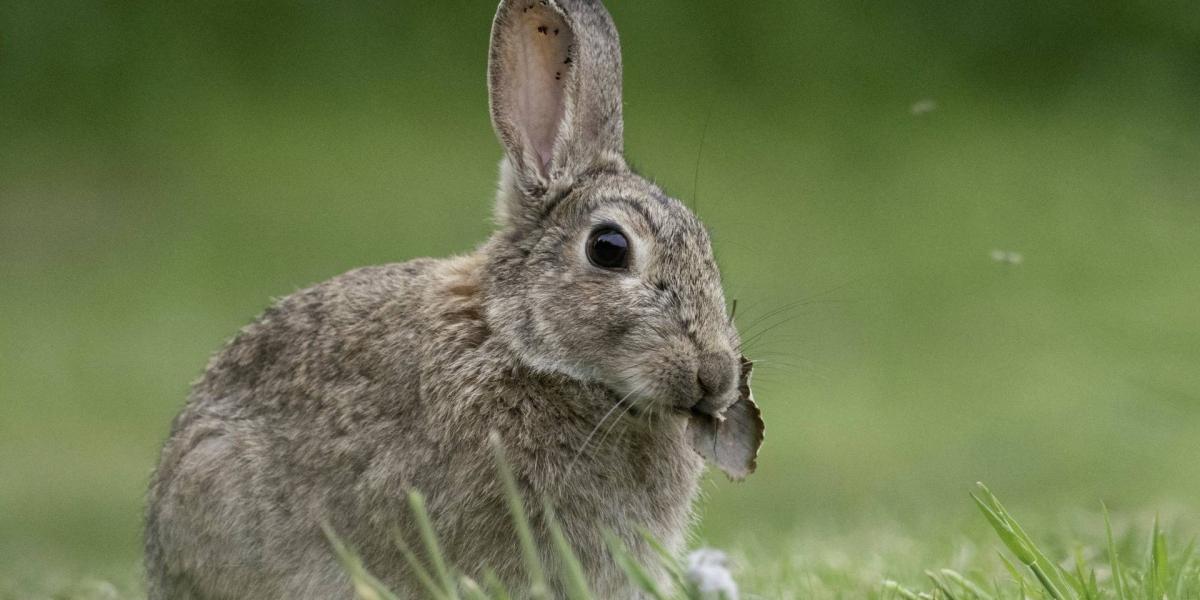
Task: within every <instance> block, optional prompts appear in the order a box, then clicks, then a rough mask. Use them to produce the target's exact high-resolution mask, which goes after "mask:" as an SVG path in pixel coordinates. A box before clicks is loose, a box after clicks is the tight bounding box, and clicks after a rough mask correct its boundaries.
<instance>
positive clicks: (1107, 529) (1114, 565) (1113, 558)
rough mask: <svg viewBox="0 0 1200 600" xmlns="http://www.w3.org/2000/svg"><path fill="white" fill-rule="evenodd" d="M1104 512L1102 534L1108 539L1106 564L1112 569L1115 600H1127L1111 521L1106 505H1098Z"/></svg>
mask: <svg viewBox="0 0 1200 600" xmlns="http://www.w3.org/2000/svg"><path fill="white" fill-rule="evenodd" d="M1100 506H1101V508H1102V509H1103V511H1104V533H1105V535H1106V536H1107V539H1108V564H1109V565H1110V568H1111V569H1112V578H1113V587H1114V588H1116V593H1117V600H1129V591H1128V588H1126V587H1125V574H1124V573H1123V572H1122V571H1121V559H1120V558H1119V557H1118V556H1117V544H1116V542H1114V541H1113V532H1112V519H1110V518H1109V516H1108V505H1106V504H1104V503H1103V502H1101V503H1100Z"/></svg>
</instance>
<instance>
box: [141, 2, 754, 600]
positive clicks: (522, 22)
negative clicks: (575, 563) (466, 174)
mask: <svg viewBox="0 0 1200 600" xmlns="http://www.w3.org/2000/svg"><path fill="white" fill-rule="evenodd" d="M488 73H489V89H490V93H491V112H492V119H493V123H494V125H495V129H496V132H497V134H498V136H499V138H500V141H501V142H502V144H503V145H504V148H505V150H506V157H505V159H504V161H503V162H502V164H501V176H500V184H499V192H498V198H497V202H496V215H497V221H498V229H497V231H496V232H495V234H493V235H492V236H491V238H490V239H489V240H488V241H487V242H486V243H484V244H483V245H482V246H481V247H480V248H479V249H478V250H477V251H476V252H474V253H473V254H470V255H466V256H461V257H456V258H450V259H441V260H434V259H419V260H413V261H410V262H407V263H402V264H393V265H386V266H379V267H367V268H362V269H358V270H355V271H351V272H349V273H346V274H344V275H341V276H339V277H336V278H334V279H332V280H330V281H327V282H325V283H321V284H319V285H316V286H314V287H311V288H308V289H306V290H302V291H300V292H297V293H295V294H293V295H291V296H289V297H287V298H284V299H283V300H281V301H279V302H278V303H277V304H276V305H274V306H273V307H271V308H269V309H268V310H267V311H266V312H265V313H264V314H263V315H262V316H261V317H259V318H258V319H257V320H256V321H255V322H254V323H252V324H251V325H249V326H247V327H246V328H245V329H243V330H242V331H241V333H239V334H238V335H237V337H235V338H234V339H233V340H232V341H231V342H230V343H229V344H228V345H227V346H226V347H225V348H224V349H223V350H222V351H221V352H219V353H218V354H217V355H216V356H215V357H214V358H213V359H212V360H211V362H210V364H209V366H208V370H207V371H206V373H205V374H204V376H203V378H202V379H201V380H200V381H199V382H198V383H197V384H196V385H195V387H194V389H193V390H192V393H191V396H190V398H189V399H188V402H187V405H186V407H185V408H184V409H183V412H182V413H181V414H180V415H179V416H178V417H177V418H176V419H175V422H174V425H173V427H172V430H171V435H170V438H169V439H168V440H167V442H166V444H165V446H164V448H163V451H162V457H161V462H160V464H159V467H158V470H157V472H156V474H155V476H154V480H153V483H152V485H151V488H150V493H149V506H148V509H147V517H146V565H147V570H148V578H149V597H150V598H151V599H152V600H162V599H173V600H184V599H201V598H203V599H211V600H216V599H222V600H229V599H238V598H255V599H267V598H320V599H328V598H350V597H352V596H353V593H352V589H351V586H350V584H349V580H348V578H347V576H346V575H345V574H344V573H343V571H342V569H341V568H340V567H339V565H338V563H337V562H336V560H335V559H334V557H333V555H332V553H331V551H330V546H329V543H328V541H327V540H326V538H325V537H324V535H323V534H322V530H321V524H322V523H327V524H328V525H329V526H330V527H331V528H332V529H333V530H334V531H335V532H337V534H338V535H339V536H340V537H341V538H342V539H343V540H344V541H345V542H346V543H347V544H348V545H349V546H351V547H352V548H353V549H355V550H356V551H357V552H358V553H359V554H360V555H361V556H362V557H363V559H364V562H365V563H366V566H367V568H368V569H369V570H370V571H371V572H372V573H373V574H375V575H376V576H377V577H378V578H379V579H381V580H382V581H383V582H384V583H386V584H387V585H389V586H391V587H392V588H393V589H394V590H396V592H397V593H399V594H400V595H401V597H421V596H423V594H422V592H421V588H420V587H419V585H418V583H417V581H415V579H414V577H413V575H412V573H410V572H409V570H408V569H407V567H406V565H405V561H404V560H403V558H402V556H401V555H400V553H399V552H398V550H397V546H396V544H395V542H394V535H396V534H397V533H398V534H399V535H402V536H405V537H406V538H407V539H409V540H415V539H416V532H415V529H414V524H413V523H412V522H411V520H410V513H409V510H408V507H407V504H406V494H407V493H408V492H409V491H410V490H420V491H421V492H423V493H424V494H425V496H426V498H427V503H428V508H429V512H430V514H431V517H432V520H433V524H434V527H435V529H436V532H437V534H438V536H439V537H440V539H441V542H442V544H443V547H444V550H445V554H446V558H447V560H448V561H450V562H451V563H452V564H454V565H456V566H458V567H459V568H460V569H461V570H462V572H463V573H464V574H467V575H471V576H475V577H478V576H479V575H480V574H481V573H482V571H483V570H484V569H485V568H491V569H493V570H494V571H495V572H496V573H497V574H498V575H499V577H500V578H501V579H502V580H503V581H504V582H505V583H506V584H508V585H509V586H511V587H512V588H513V589H518V590H519V589H521V588H522V586H524V585H525V584H526V583H527V582H526V580H525V575H524V572H523V569H522V566H521V560H520V553H519V551H518V547H517V542H516V539H515V536H514V531H513V527H512V524H511V519H510V515H509V513H508V510H507V507H506V504H505V501H504V496H503V493H502V490H501V489H500V485H499V482H498V479H497V477H496V471H495V467H494V463H493V460H492V455H491V450H490V449H489V444H488V439H489V434H490V433H491V432H495V435H496V436H497V438H498V439H499V440H500V443H501V444H502V445H503V447H504V449H505V451H506V454H507V457H508V460H509V462H510V463H511V466H512V468H513V471H514V472H515V474H516V478H517V481H518V484H519V486H520V488H521V491H522V493H523V494H524V495H525V497H526V498H527V499H528V500H530V501H529V502H528V503H527V505H528V506H529V507H531V509H532V512H533V514H532V515H531V517H532V521H533V523H534V524H535V535H536V536H537V538H538V540H537V541H538V542H539V547H541V548H543V549H545V550H546V551H547V552H546V555H545V556H544V557H543V559H544V560H545V562H546V563H547V565H548V566H549V568H550V570H551V571H554V570H555V569H556V568H557V565H556V562H555V561H556V559H555V556H554V555H553V552H551V551H550V550H551V549H552V544H551V543H550V542H549V539H548V533H547V531H546V529H545V527H544V522H543V520H542V519H541V516H542V515H541V514H540V510H538V508H537V507H539V506H540V499H542V498H545V499H547V500H549V501H550V502H551V503H552V504H553V505H554V506H556V507H557V510H558V513H559V517H560V520H561V522H562V524H563V527H564V529H565V532H566V535H567V537H568V539H569V541H570V543H571V544H572V545H573V546H574V547H575V549H576V551H577V553H578V554H579V557H580V560H581V561H582V563H583V567H584V569H585V574H586V576H587V579H588V583H589V585H590V586H591V588H592V590H593V592H594V593H595V594H596V595H597V596H598V597H601V598H621V597H624V598H629V597H635V596H636V595H637V592H636V591H635V589H634V588H633V587H632V586H631V585H630V584H629V583H628V581H627V580H626V578H625V577H624V576H623V575H622V574H621V572H620V571H619V569H618V568H617V567H616V565H615V564H614V562H613V560H612V558H611V556H610V555H609V553H608V551H607V550H606V547H605V544H604V539H603V532H605V531H611V532H613V533H615V534H616V535H617V536H618V537H619V538H621V539H622V540H623V541H624V542H625V543H626V544H627V545H628V546H629V547H630V548H631V549H632V551H633V553H634V555H635V556H636V557H638V558H639V559H641V560H642V562H643V563H645V564H646V565H648V568H650V569H651V570H652V573H653V574H654V575H655V576H657V577H660V578H662V576H663V573H662V572H661V571H660V570H657V569H656V568H655V567H653V565H655V564H657V562H658V561H657V560H655V559H654V552H653V550H652V549H651V548H650V547H648V545H647V544H646V543H645V542H644V541H643V539H642V537H641V535H640V533H639V529H640V528H642V527H645V528H646V529H648V530H649V531H650V532H651V533H652V534H654V535H655V536H657V538H659V539H660V540H661V541H662V542H663V543H664V544H665V545H666V546H667V547H668V548H669V549H670V550H672V551H675V552H678V551H681V550H682V548H683V543H684V538H685V535H686V532H687V530H688V526H689V523H690V520H691V505H692V501H693V499H694V498H695V496H696V491H697V480H698V477H699V475H700V473H701V470H702V468H703V459H702V458H701V455H700V454H698V452H702V453H703V454H704V455H705V456H707V457H709V458H710V459H713V460H715V461H717V462H718V463H719V464H720V465H721V466H722V467H723V468H726V469H727V470H730V471H731V473H733V474H734V475H738V476H741V475H744V474H745V473H746V472H747V470H748V469H750V468H752V462H753V450H754V449H756V448H757V444H758V442H759V441H760V440H761V435H760V434H761V430H760V429H758V428H760V427H761V421H758V420H757V419H758V415H757V409H755V408H753V404H752V401H751V400H750V399H749V398H748V393H749V390H748V388H747V387H746V383H747V382H746V379H747V377H748V371H749V369H748V365H746V368H743V365H742V363H740V362H739V355H738V353H737V348H738V337H737V332H736V330H735V329H734V327H733V325H732V323H731V322H730V319H729V317H728V316H727V311H726V306H725V299H724V296H723V294H722V290H721V282H720V275H719V273H718V270H717V265H716V262H715V261H714V260H713V254H712V249H711V247H710V243H709V238H708V235H707V233H706V232H705V229H704V227H703V226H702V225H701V223H700V222H699V221H698V220H697V219H696V217H695V216H693V215H692V214H691V213H690V212H689V211H688V210H687V208H685V207H684V206H683V204H681V203H680V202H678V201H676V200H675V199H673V198H670V197H669V196H667V195H666V194H665V193H664V192H663V191H662V190H660V189H659V188H658V187H656V186H655V185H654V184H652V183H650V182H648V181H647V180H645V179H643V178H642V177H640V176H638V175H637V174H635V173H633V172H632V171H631V170H630V168H629V166H628V165H627V164H626V162H625V159H624V157H623V154H622V152H623V148H622V145H623V140H622V116H621V60H620V49H619V44H618V40H617V32H616V30H615V28H614V26H613V23H612V20H611V18H610V17H609V15H608V13H607V11H606V10H605V9H604V7H603V6H602V5H601V4H600V2H599V1H598V0H504V1H503V2H502V3H501V4H500V7H499V11H498V13H497V15H496V19H495V23H494V26H493V30H492V45H491V53H490V61H489V70H488ZM739 384H741V385H739ZM739 388H740V389H739ZM739 391H740V392H741V393H740V394H739ZM739 397H740V398H743V400H742V401H739ZM689 430H690V431H689ZM609 433H612V435H609ZM693 446H695V449H694V448H693Z"/></svg>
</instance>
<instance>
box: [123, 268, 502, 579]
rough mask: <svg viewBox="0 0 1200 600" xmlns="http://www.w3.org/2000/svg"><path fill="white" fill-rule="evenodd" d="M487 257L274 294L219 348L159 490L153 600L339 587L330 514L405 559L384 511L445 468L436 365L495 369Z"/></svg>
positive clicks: (163, 466)
mask: <svg viewBox="0 0 1200 600" xmlns="http://www.w3.org/2000/svg"><path fill="white" fill-rule="evenodd" d="M477 262H478V259H476V258H474V257H467V258H457V259H450V260H418V261H412V262H408V263H403V264H396V265H387V266H380V267H368V268H363V269H358V270H355V271H351V272H349V273H346V274H345V275H342V276H340V277H337V278H335V279H332V280H330V281H328V282H325V283H322V284H319V285H316V286H313V287H311V288H308V289H305V290H302V291H299V292H297V293H295V294H293V295H291V296H288V297H286V298H284V299H282V300H280V301H279V302H278V303H277V304H275V305H274V306H273V307H271V308H269V309H268V310H267V311H266V312H264V313H263V315H262V316H260V317H259V318H258V319H257V320H256V321H255V322H254V323H252V324H251V325H249V326H247V327H246V328H245V329H243V330H242V331H241V333H239V334H238V335H237V336H236V337H235V338H234V339H233V340H232V341H231V342H230V343H229V344H228V345H227V346H226V347H225V348H224V349H223V350H222V351H220V352H219V353H218V354H217V355H216V356H214V357H213V359H212V360H211V361H210V363H209V366H208V369H207V371H206V373H205V374H204V376H203V377H202V379H201V380H200V381H199V382H198V383H197V384H196V386H195V387H194V389H193V391H192V395H191V397H190V398H189V401H188V403H187V406H186V407H185V409H184V410H183V412H182V413H181V414H180V415H179V416H178V417H177V419H176V421H175V423H174V426H173V428H172V432H171V436H170V438H169V440H168V441H167V443H166V445H165V447H164V449H163V454H162V458H161V461H160V465H159V468H158V470H157V472H156V474H155V478H154V482H153V485H152V487H151V490H150V503H149V509H148V515H147V517H148V518H147V522H148V526H147V532H146V536H147V540H146V541H147V549H148V568H149V571H150V573H149V575H150V581H151V592H152V594H151V597H152V598H153V597H163V598H167V597H171V598H174V597H187V595H188V594H192V595H194V596H195V597H252V596H257V597H288V596H290V597H336V596H338V595H344V593H345V591H347V590H348V589H349V588H348V587H346V582H345V580H344V577H343V576H342V575H341V571H340V569H339V568H338V567H337V565H336V564H334V563H333V561H332V558H331V555H330V553H329V545H328V542H327V541H326V540H325V539H324V538H323V536H322V533H321V531H320V529H319V527H318V524H320V523H323V522H326V523H328V524H329V525H330V526H332V527H333V528H334V529H335V530H336V531H338V532H339V534H341V535H345V536H346V537H347V538H348V539H352V540H353V541H354V542H355V544H356V546H357V547H358V549H359V550H360V551H363V552H364V554H365V555H367V556H370V557H372V558H373V559H375V560H376V561H385V560H391V559H396V560H397V563H396V564H399V562H400V560H399V557H398V556H394V554H395V550H394V546H393V545H392V544H391V543H390V535H391V532H390V531H389V530H388V529H387V527H390V526H396V525H397V523H395V522H393V523H383V522H380V519H379V516H380V515H397V516H398V515H404V514H406V508H405V506H404V502H405V498H404V495H403V490H406V489H413V488H416V489H428V488H427V486H428V485H439V484H438V482H435V481H432V480H431V475H432V469H434V468H438V467H441V468H444V465H443V464H442V462H443V461H442V459H443V458H444V456H443V455H442V453H441V452H439V450H440V449H442V448H444V447H445V443H446V442H447V440H446V439H443V438H446V437H447V434H446V433H445V432H446V431H447V426H446V423H445V420H446V419H447V418H448V417H450V415H448V414H447V413H448V412H452V411H450V410H449V409H452V408H453V407H438V406H430V403H428V402H425V403H423V402H422V398H429V397H430V396H431V395H430V394H428V393H427V392H428V391H429V390H430V389H431V388H437V387H438V385H439V384H436V383H433V382H431V381H430V379H432V378H435V377H438V376H439V375H438V374H434V373H430V372H428V370H429V367H430V365H435V366H437V367H438V368H439V370H440V369H443V368H450V369H454V368H455V365H458V368H459V369H461V370H462V371H463V373H464V376H466V377H468V378H474V379H478V380H486V379H488V375H487V373H485V371H486V370H487V369H488V365H489V364H490V363H491V362H493V361H491V360H479V359H478V358H477V357H475V356H474V354H475V353H476V352H478V351H479V350H480V349H479V346H481V345H482V344H483V343H484V342H485V341H486V335H485V334H484V332H482V331H481V330H480V328H481V327H484V325H483V323H484V321H483V315H482V313H481V309H480V307H479V301H480V299H479V298H478V287H477V285H476V284H477V282H476V281H475V279H474V278H475V277H476V276H477V273H478V268H477V267H478V265H477ZM468 370H470V371H471V374H469V375H468V374H466V371H468ZM423 386H424V387H425V388H426V390H425V391H423V390H422V387H423ZM465 403H466V404H470V400H469V399H466V402H465ZM460 408H461V407H460ZM439 421H441V423H438V422H439ZM470 431H471V430H470V429H469V428H462V427H458V428H453V433H454V434H457V435H461V436H466V437H469V436H470ZM479 435H484V434H482V433H480V434H479ZM439 470H441V469H439ZM443 475H445V473H443ZM440 485H441V486H445V485H446V483H444V482H443V483H441V484H440ZM290 565H303V568H294V567H290ZM156 590H157V595H155V594H156ZM322 590H323V591H327V592H328V593H329V594H330V595H329V596H323V595H322V593H321V591H322Z"/></svg>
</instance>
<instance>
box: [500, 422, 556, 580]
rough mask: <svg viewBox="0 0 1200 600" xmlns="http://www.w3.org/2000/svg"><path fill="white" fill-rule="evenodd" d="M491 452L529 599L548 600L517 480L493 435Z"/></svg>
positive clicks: (544, 576)
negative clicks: (505, 502)
mask: <svg viewBox="0 0 1200 600" xmlns="http://www.w3.org/2000/svg"><path fill="white" fill-rule="evenodd" d="M489 441H490V443H491V444H492V452H493V454H494V455H495V457H496V469H497V470H498V471H499V472H500V481H501V483H503V484H504V496H505V497H506V498H507V499H508V509H509V512H511V513H512V518H513V525H514V526H515V527H516V529H517V538H518V540H519V541H520V542H521V555H522V556H523V557H524V559H525V571H526V574H527V575H528V576H529V597H531V598H535V599H536V598H549V597H550V588H549V587H547V586H546V572H545V570H544V569H542V560H541V558H539V557H538V549H537V545H536V544H535V543H534V541H533V528H532V527H530V525H529V517H528V516H527V515H526V513H525V503H524V502H523V501H522V500H521V492H520V491H519V490H517V480H516V478H515V477H513V472H512V468H510V467H509V466H508V461H507V460H506V459H505V458H504V446H502V445H501V444H500V437H499V436H498V435H496V434H495V433H493V434H492V435H491V437H490V438H489Z"/></svg>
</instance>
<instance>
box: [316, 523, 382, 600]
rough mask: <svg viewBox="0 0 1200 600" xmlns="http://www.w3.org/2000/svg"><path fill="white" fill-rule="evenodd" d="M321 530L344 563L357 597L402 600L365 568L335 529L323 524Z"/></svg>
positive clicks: (369, 599) (376, 599)
mask: <svg viewBox="0 0 1200 600" xmlns="http://www.w3.org/2000/svg"><path fill="white" fill-rule="evenodd" d="M321 530H322V531H324V532H325V537H326V538H327V539H328V540H329V543H330V545H332V546H333V552H334V554H336V555H337V558H338V561H339V562H341V563H342V568H343V569H345V570H346V573H347V574H348V575H349V576H350V581H351V582H352V583H353V584H354V593H355V595H357V596H358V597H359V598H361V599H362V600H400V599H399V598H397V597H396V595H395V594H393V593H391V592H390V591H388V589H387V588H386V587H384V585H383V584H382V583H381V582H380V581H379V580H378V579H375V577H374V576H372V575H371V574H370V573H368V572H367V569H366V568H365V567H363V564H362V560H361V559H359V558H358V556H357V555H356V554H354V553H353V552H351V551H350V549H349V548H347V547H346V545H345V544H344V543H342V540H341V539H340V538H338V536H337V534H335V533H334V532H333V528H331V527H330V526H329V525H327V524H325V523H322V524H321Z"/></svg>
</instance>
